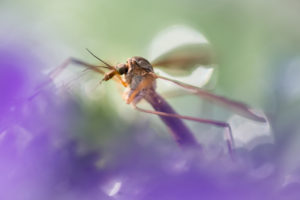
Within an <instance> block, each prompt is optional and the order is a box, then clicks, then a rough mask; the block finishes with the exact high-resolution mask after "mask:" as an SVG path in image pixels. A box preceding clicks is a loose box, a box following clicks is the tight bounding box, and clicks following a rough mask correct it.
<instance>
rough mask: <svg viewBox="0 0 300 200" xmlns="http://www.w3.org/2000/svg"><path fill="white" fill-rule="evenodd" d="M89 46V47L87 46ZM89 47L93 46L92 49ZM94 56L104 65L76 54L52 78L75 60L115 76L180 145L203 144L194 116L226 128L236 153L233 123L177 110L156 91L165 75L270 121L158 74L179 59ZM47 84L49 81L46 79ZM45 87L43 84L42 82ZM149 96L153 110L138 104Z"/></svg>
mask: <svg viewBox="0 0 300 200" xmlns="http://www.w3.org/2000/svg"><path fill="white" fill-rule="evenodd" d="M87 50H88V49H87ZM88 51H89V50H88ZM89 53H91V54H92V55H93V56H94V57H96V58H97V59H98V60H99V61H100V62H102V64H104V65H101V66H100V65H92V64H89V63H86V62H84V61H81V60H79V59H76V58H69V59H68V60H66V61H65V62H64V63H63V64H62V65H61V66H59V67H57V68H56V69H54V70H53V71H52V72H51V73H50V78H52V79H54V78H56V77H57V76H58V75H59V74H60V73H61V72H62V71H63V70H64V69H65V68H66V67H67V66H69V65H70V64H75V65H79V66H82V67H84V68H85V69H87V70H91V71H94V72H96V73H98V74H101V76H103V78H102V80H101V82H103V81H109V80H115V81H116V82H118V83H120V84H121V85H122V86H123V87H124V88H125V90H124V92H123V100H124V101H125V102H126V103H127V104H131V105H132V107H133V108H134V109H136V110H138V111H140V112H144V113H149V114H154V115H158V116H159V117H160V119H161V120H162V121H163V122H164V123H165V125H166V126H167V127H168V128H169V130H170V133H171V134H172V136H173V138H174V139H175V141H176V142H177V144H178V145H179V146H182V147H185V146H200V144H199V143H198V142H197V141H196V139H195V137H194V134H193V133H192V132H191V131H190V130H189V128H188V127H187V126H186V125H185V124H184V122H183V121H182V119H183V120H190V121H195V122H199V123H204V124H209V125H212V126H216V127H221V128H225V129H226V132H225V134H226V135H225V138H226V143H227V147H228V151H229V153H230V154H232V150H233V146H234V140H233V136H232V131H231V127H230V125H229V123H227V122H223V121H217V120H212V119H203V118H199V117H191V116H184V115H180V114H177V113H176V111H175V110H174V109H173V108H172V107H171V106H170V105H169V104H168V103H167V101H166V100H165V99H164V98H163V97H162V96H161V95H159V94H158V93H157V92H156V80H157V79H162V80H165V81H168V82H171V83H173V84H176V85H177V86H180V87H181V88H183V89H185V90H187V91H189V92H191V93H192V94H195V95H197V96H200V97H202V98H204V99H206V100H209V101H212V102H214V103H216V104H219V105H221V106H223V107H227V108H229V109H230V110H232V111H234V112H236V113H237V114H239V115H242V116H244V117H246V118H249V119H251V120H254V121H258V122H266V119H265V118H264V117H262V116H259V115H258V114H256V113H255V112H253V111H252V110H251V108H250V107H249V106H247V105H246V104H244V103H241V102H238V101H234V100H230V99H228V98H225V97H222V96H218V95H215V94H213V93H211V92H208V91H205V90H203V89H200V88H198V87H196V86H193V85H189V84H186V83H183V82H180V81H177V80H174V79H170V78H167V77H164V76H160V75H158V74H156V73H155V72H154V70H153V66H158V65H159V66H161V65H162V64H161V63H163V64H165V65H166V66H170V65H172V62H173V63H174V64H175V63H177V64H178V61H180V62H182V60H178V59H173V60H172V59H170V58H168V59H167V60H163V61H162V60H160V61H158V62H153V63H152V64H151V63H150V62H149V61H148V60H147V59H145V58H143V57H138V56H135V57H131V58H128V59H127V61H126V62H125V63H121V64H117V65H115V66H113V65H110V64H108V63H107V62H105V61H104V60H102V59H101V58H99V57H97V56H96V55H94V54H93V53H92V52H90V51H89ZM182 59H183V60H184V61H186V62H190V63H199V61H200V60H203V59H202V57H201V56H200V57H195V56H194V55H193V56H190V57H188V56H186V57H184V58H182ZM44 85H47V83H45V84H44ZM41 87H43V86H41ZM142 99H144V100H146V101H147V102H148V103H149V104H150V105H151V106H152V107H153V110H148V109H144V108H141V107H139V106H138V103H139V102H140V101H141V100H142Z"/></svg>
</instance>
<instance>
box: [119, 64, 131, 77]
mask: <svg viewBox="0 0 300 200" xmlns="http://www.w3.org/2000/svg"><path fill="white" fill-rule="evenodd" d="M116 69H117V71H118V72H119V74H121V75H123V74H126V73H127V72H128V67H127V66H126V65H125V64H118V65H117V66H116Z"/></svg>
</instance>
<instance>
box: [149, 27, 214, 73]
mask: <svg viewBox="0 0 300 200" xmlns="http://www.w3.org/2000/svg"><path fill="white" fill-rule="evenodd" d="M213 57H214V56H213V52H212V49H211V46H210V44H209V42H208V40H207V39H206V38H205V37H204V36H203V35H202V34H201V33H199V32H198V31H196V30H194V29H192V28H189V27H186V26H172V27H170V28H167V29H166V30H164V31H162V32H161V33H159V34H158V35H157V36H156V37H155V38H154V40H153V41H152V43H151V45H150V48H149V60H150V61H151V63H152V65H153V66H155V67H159V68H161V69H163V70H164V71H167V72H168V73H169V74H171V75H177V76H178V75H180V76H182V75H187V74H190V73H191V72H192V71H193V70H194V69H195V68H197V67H199V66H211V65H212V64H213V63H214V61H213V60H214V59H213Z"/></svg>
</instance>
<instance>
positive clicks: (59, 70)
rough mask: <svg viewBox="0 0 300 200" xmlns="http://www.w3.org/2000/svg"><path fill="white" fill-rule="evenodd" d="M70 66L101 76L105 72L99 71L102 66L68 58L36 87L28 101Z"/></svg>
mask: <svg viewBox="0 0 300 200" xmlns="http://www.w3.org/2000/svg"><path fill="white" fill-rule="evenodd" d="M70 64H76V65H79V66H82V67H84V68H85V69H86V70H92V71H95V72H97V73H99V74H102V75H104V74H105V72H104V71H103V70H101V69H100V67H103V66H96V65H91V64H88V63H86V62H84V61H81V60H78V59H76V58H69V59H67V60H66V61H64V62H63V63H62V65H60V66H58V67H57V68H55V69H54V70H52V71H51V72H50V73H49V75H48V76H49V79H48V80H46V81H45V82H43V83H41V84H40V85H38V87H37V88H36V89H35V92H34V94H33V95H31V96H30V97H29V98H28V99H29V100H32V99H33V98H34V97H35V96H36V95H37V94H39V93H40V91H41V90H42V89H43V88H45V87H46V86H48V85H49V84H50V83H51V82H52V80H53V79H55V78H57V77H58V76H59V75H60V74H61V73H62V72H63V71H64V70H65V69H66V68H67V67H68V66H69V65H70Z"/></svg>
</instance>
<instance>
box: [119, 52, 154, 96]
mask: <svg viewBox="0 0 300 200" xmlns="http://www.w3.org/2000/svg"><path fill="white" fill-rule="evenodd" d="M127 66H128V71H127V73H125V81H126V82H127V83H128V88H127V92H126V94H125V95H126V96H127V97H125V99H128V98H130V95H132V94H134V93H136V92H137V94H136V96H135V97H134V99H135V101H138V100H140V99H141V98H143V97H144V96H145V95H147V93H148V92H147V91H148V90H155V87H156V81H155V78H154V76H153V72H154V71H153V67H152V65H151V64H150V63H149V62H148V61H147V60H146V59H145V58H142V57H132V58H129V59H128V60H127Z"/></svg>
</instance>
